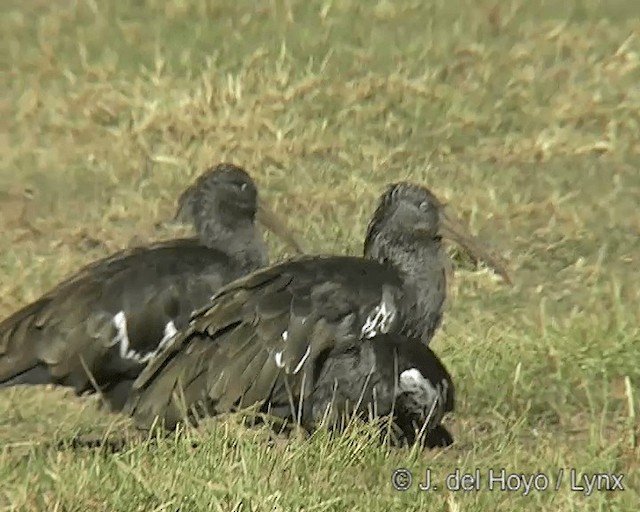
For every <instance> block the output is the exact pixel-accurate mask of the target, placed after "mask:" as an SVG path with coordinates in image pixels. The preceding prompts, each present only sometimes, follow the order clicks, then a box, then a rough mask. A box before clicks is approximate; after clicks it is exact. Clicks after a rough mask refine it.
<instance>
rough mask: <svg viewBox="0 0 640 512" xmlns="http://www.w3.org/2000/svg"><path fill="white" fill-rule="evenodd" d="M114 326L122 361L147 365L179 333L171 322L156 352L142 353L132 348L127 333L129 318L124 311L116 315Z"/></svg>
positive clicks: (115, 340) (165, 329) (166, 327)
mask: <svg viewBox="0 0 640 512" xmlns="http://www.w3.org/2000/svg"><path fill="white" fill-rule="evenodd" d="M113 325H114V327H115V328H116V335H115V339H114V342H115V343H117V344H118V349H119V354H120V357H121V358H122V359H128V360H131V361H135V362H137V363H141V364H144V363H147V362H148V361H149V360H150V359H151V358H153V357H154V356H155V355H156V354H157V353H158V352H160V350H162V349H163V348H164V347H165V346H166V345H167V343H169V341H170V340H171V339H172V338H173V336H175V335H176V333H177V332H178V330H177V329H176V326H175V324H174V323H173V321H169V322H168V323H167V325H166V326H165V328H164V336H163V337H162V339H161V340H160V342H159V343H158V347H157V348H156V350H151V351H149V352H144V353H141V352H137V351H135V350H133V349H132V348H131V347H130V343H131V342H130V341H129V333H128V332H127V316H126V315H125V313H124V311H119V312H118V313H117V314H116V315H114V317H113Z"/></svg>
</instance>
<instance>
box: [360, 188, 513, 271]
mask: <svg viewBox="0 0 640 512" xmlns="http://www.w3.org/2000/svg"><path fill="white" fill-rule="evenodd" d="M381 235H382V236H381ZM442 238H446V239H448V240H451V241H453V242H455V243H457V244H459V245H460V246H462V247H463V248H464V249H465V250H467V251H469V252H470V253H471V254H472V255H474V257H475V258H476V259H478V260H483V261H485V262H486V263H487V264H488V265H489V266H491V267H492V268H493V269H494V270H495V271H496V272H497V273H498V274H499V275H501V276H502V278H503V279H505V281H506V282H507V283H509V284H510V283H511V279H510V277H509V274H508V272H507V269H506V265H505V264H504V263H503V262H502V261H501V260H500V259H499V258H498V257H496V256H495V255H493V254H491V253H490V252H489V250H488V249H486V248H485V247H484V246H483V244H482V243H481V242H480V241H479V240H478V239H477V238H476V237H474V236H473V235H471V234H470V233H469V232H468V231H467V229H466V228H465V227H464V226H463V224H462V223H461V222H460V221H459V220H458V219H456V218H455V217H454V216H452V215H450V214H448V213H447V212H446V211H445V205H444V203H442V202H441V201H440V200H439V199H438V198H437V197H436V196H435V195H434V194H433V193H432V192H431V191H430V190H429V189H427V188H426V187H423V186H421V185H417V184H415V183H409V182H400V183H394V184H391V185H389V186H388V187H387V189H386V190H385V192H384V193H383V194H382V195H381V196H380V199H379V200H378V205H377V208H376V210H375V212H374V214H373V217H372V219H371V221H370V222H369V226H368V228H367V236H366V239H365V244H364V253H365V256H366V257H375V255H376V252H377V251H378V250H379V245H380V242H379V240H380V239H385V240H390V239H392V240H409V241H411V243H412V244H416V243H418V244H420V245H422V244H425V245H426V244H433V245H436V246H438V247H439V246H440V243H441V240H442Z"/></svg>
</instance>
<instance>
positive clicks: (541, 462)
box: [0, 0, 640, 512]
mask: <svg viewBox="0 0 640 512" xmlns="http://www.w3.org/2000/svg"><path fill="white" fill-rule="evenodd" d="M0 12H1V14H0V23H1V25H2V33H3V38H2V39H3V42H2V46H3V51H2V57H1V58H2V65H3V66H2V67H3V69H4V72H3V74H2V78H1V79H0V80H2V85H3V90H4V94H3V99H2V100H0V106H1V109H2V110H1V112H0V113H1V114H2V120H1V121H0V123H2V126H3V130H2V131H1V132H0V147H1V148H2V155H3V158H2V161H1V163H0V226H1V227H2V229H0V272H1V274H2V279H0V315H2V316H4V315H8V314H9V313H10V312H12V311H13V310H15V309H17V308H18V307H20V306H22V305H23V304H26V303H27V302H29V301H31V300H33V299H35V298H37V297H38V296H39V295H40V294H41V293H42V292H44V291H45V290H46V289H48V288H49V287H51V286H52V285H54V284H55V283H56V282H57V281H58V280H60V279H62V278H63V277H64V276H65V275H68V274H69V273H71V272H72V271H74V269H76V268H77V267H78V266H79V265H81V264H84V263H86V262H89V261H91V260H93V259H96V258H98V257H101V256H104V255H106V254H108V253H110V252H112V251H114V250H117V249H119V248H123V247H125V246H127V245H128V244H130V243H142V242H145V241H149V240H155V239H161V238H167V237H170V236H174V235H175V232H174V231H170V230H169V227H168V226H166V225H164V224H163V222H164V221H165V220H167V219H169V218H170V216H171V214H172V213H173V208H174V202H175V199H176V198H177V196H178V194H179V192H180V191H181V190H182V188H184V187H185V186H186V185H187V184H188V183H189V181H190V180H191V179H192V178H193V177H194V176H195V175H196V174H198V173H199V172H201V171H202V170H203V169H204V168H205V167H207V166H208V165H211V164H213V163H216V162H219V161H222V160H232V161H234V162H236V163H238V164H240V165H243V166H245V167H246V168H247V169H248V170H249V171H250V172H251V173H252V175H253V176H254V177H255V179H256V181H257V182H258V184H259V186H260V187H261V191H262V194H263V195H264V197H265V198H266V199H267V200H268V201H269V202H270V203H271V204H272V205H273V207H274V208H275V209H276V210H277V211H279V212H280V213H282V214H284V215H287V216H289V219H290V222H291V224H292V226H293V227H294V228H295V229H296V230H297V232H298V233H300V234H301V235H303V236H304V237H305V239H306V242H307V245H308V248H309V250H310V251H312V252H325V253H331V252H337V253H351V254H357V253H359V252H360V251H361V244H362V239H363V234H364V227H365V224H366V222H367V219H368V217H369V215H370V214H371V213H372V209H373V202H374V200H375V198H376V197H377V196H378V194H379V193H380V192H381V191H382V189H383V187H384V185H385V184H386V183H388V182H390V181H396V180H400V179H411V180H415V181H417V182H421V183H425V184H427V185H428V186H429V187H431V188H432V189H433V190H434V191H435V192H436V193H437V194H438V195H440V196H441V197H442V198H444V199H445V200H447V201H449V203H450V205H451V207H452V209H453V210H454V211H455V212H457V213H458V214H459V215H460V216H461V217H463V218H464V219H465V220H466V221H467V222H468V224H469V225H470V227H471V230H472V231H473V232H475V233H477V234H479V235H480V236H481V237H483V238H484V239H486V240H487V241H488V242H489V243H491V245H492V246H494V247H495V248H496V249H497V250H498V251H499V252H500V253H501V254H502V255H503V256H505V257H506V258H508V259H509V260H510V262H511V267H512V269H513V273H514V277H515V280H516V284H515V286H514V287H513V288H508V287H506V286H504V285H502V284H501V283H500V282H498V281H496V280H494V279H492V278H491V276H490V275H489V274H488V273H487V272H486V271H483V270H479V269H476V268H474V267H473V266H472V265H471V264H470V263H469V262H467V261H466V260H465V259H463V258H457V262H458V264H457V272H456V278H455V281H454V283H453V287H452V292H453V293H452V296H451V298H450V302H449V308H448V313H447V316H446V319H445V324H444V326H443V329H442V330H441V331H440V332H439V333H438V334H437V337H436V339H435V340H434V342H433V347H434V348H435V350H436V351H437V352H438V353H439V354H440V355H441V356H442V358H443V360H444V361H445V363H446V364H447V365H448V367H449V368H450V370H451V372H452V374H453V375H454V378H455V379H456V382H457V387H458V403H457V410H456V412H455V414H454V415H453V416H451V417H450V418H449V419H448V420H447V421H448V425H450V426H451V429H452V431H453V432H454V435H455V437H456V440H457V443H456V445H454V446H453V447H452V448H451V449H449V450H444V451H433V452H425V453H420V452H417V451H415V450H393V449H389V448H388V447H384V446H379V445H377V444H376V443H375V441H374V439H373V437H372V435H371V432H370V431H368V430H366V429H364V430H357V431H356V430H354V432H350V433H349V434H348V435H345V436H343V437H342V438H340V439H339V440H334V441H332V442H330V441H329V440H328V439H327V438H326V436H325V435H324V433H322V432H320V433H319V434H318V435H316V436H314V437H313V438H311V439H310V440H302V439H297V438H296V439H292V440H291V441H290V442H288V443H280V442H277V443H275V444H274V443H273V442H271V441H270V440H269V438H268V435H267V434H266V432H264V431H262V430H247V429H244V428H242V427H241V426H239V425H238V424H237V421H235V420H234V419H233V418H232V419H230V420H213V421H210V422H209V423H208V424H207V425H206V427H205V428H203V429H202V430H200V431H191V432H188V433H187V436H186V437H183V438H179V439H178V440H173V441H162V442H160V443H159V444H158V445H147V444H146V443H138V444H133V445H132V446H131V447H129V448H127V449H126V450H125V451H124V452H122V453H119V454H107V453H104V452H103V451H99V450H96V451H91V450H82V451H75V452H74V451H58V450H54V449H52V448H47V446H46V443H47V442H49V441H57V440H65V439H70V438H71V437H73V435H74V434H75V433H77V432H91V433H93V434H96V435H105V436H107V435H109V432H113V431H114V430H116V431H118V432H119V431H121V430H122V429H125V428H126V427H127V425H128V423H127V420H126V418H121V417H117V416H109V415H107V414H105V413H103V412H101V411H99V410H98V409H97V408H96V404H95V401H94V400H92V399H89V400H87V399H79V398H75V397H73V396H71V395H70V394H69V393H66V392H64V391H62V390H50V389H28V390H27V389H15V390H9V391H6V390H5V391H2V392H1V393H0V482H2V484H1V485H0V508H2V510H25V511H31V510H43V511H53V510H59V511H76V510H77V511H85V510H93V511H102V510H104V511H110V512H111V511H123V512H130V511H134V510H140V511H145V512H146V511H151V510H157V511H159V510H178V509H180V510H181V511H192V510H193V511H195V510H222V511H227V510H243V511H248V510H282V511H285V510H291V511H297V510H305V511H312V510H313V511H325V510H357V511H365V510H380V511H389V510H430V511H432V510H444V511H451V512H457V511H460V512H467V511H486V510H498V511H512V510H545V511H547V510H549V511H553V510H558V511H565V510H566V511H569V510H576V511H578V510H579V511H582V510H614V511H615V510H619V511H630V510H634V509H635V508H636V506H637V504H638V502H640V453H639V452H640V450H639V449H638V448H637V447H635V448H634V447H633V445H632V438H633V435H634V434H635V435H636V436H637V435H638V430H639V427H638V419H637V416H636V417H635V418H633V417H631V414H630V407H629V404H630V403H631V404H634V405H635V411H636V414H638V411H640V367H639V365H638V363H639V362H640V328H639V327H638V326H639V325H640V308H639V307H638V304H639V303H640V216H639V215H638V201H639V199H638V198H639V197H640V139H639V135H640V88H639V87H638V84H639V83H640V23H639V22H638V17H637V13H638V10H637V2H636V0H582V1H578V0H574V1H567V2H555V1H554V2H551V1H549V0H545V1H538V2H524V1H511V0H508V1H504V2H493V3H492V2H477V1H470V0H447V1H445V0H433V1H430V2H420V1H417V0H416V1H397V2H392V1H385V0H382V1H380V2H377V3H376V2H365V1H361V0H359V1H355V0H340V1H334V2H331V1H330V0H328V1H324V2H318V1H315V0H308V1H301V0H271V1H259V2H254V1H248V0H240V1H238V2H235V3H234V2H223V1H221V0H218V1H215V2H214V1H201V2H195V1H194V2H189V1H187V0H168V1H164V0H163V1H160V0H147V1H145V0H138V1H127V2H125V1H118V2H115V1H114V2H96V1H93V0H84V1H82V0H78V1H67V2H41V1H36V0H30V1H29V0H27V1H21V2H18V1H16V0H6V1H4V2H2V6H1V7H0ZM269 242H270V245H271V247H272V248H273V254H274V258H275V257H279V256H281V255H282V254H284V250H283V247H282V245H280V244H279V242H277V241H276V240H275V239H274V238H272V237H270V238H269ZM189 437H197V438H198V439H199V440H200V444H199V445H198V447H197V448H193V447H192V443H191V442H190V441H189ZM397 467H405V468H409V469H411V470H412V471H414V472H415V473H416V479H418V478H419V477H418V474H419V473H424V471H425V470H426V469H427V468H431V469H432V475H433V479H434V481H437V482H439V483H440V489H439V490H438V491H436V492H428V493H421V492H419V491H418V490H417V489H416V487H415V486H414V487H413V488H412V489H410V490H409V491H407V492H398V491H396V490H394V489H393V487H392V485H391V472H392V470H393V468H397ZM456 468H460V469H461V470H464V471H472V470H474V469H475V468H478V469H479V470H480V471H481V473H482V475H483V476H486V475H487V472H488V470H489V469H490V468H495V469H499V468H505V469H506V470H507V472H514V473H515V472H519V473H525V474H535V473H538V472H545V473H546V474H548V475H551V476H552V478H551V480H550V481H551V488H552V489H550V490H548V491H545V492H532V493H531V494H530V495H529V496H522V491H520V492H501V491H499V490H493V491H491V490H489V489H488V486H487V482H486V480H485V481H482V482H481V486H482V489H481V490H480V491H477V492H462V491H460V492H448V491H446V490H445V489H444V482H445V477H446V475H447V474H449V473H451V472H453V471H454V470H455V469H456ZM559 468H564V469H565V476H564V480H563V481H562V482H561V485H560V488H559V490H558V491H555V490H553V488H554V486H555V480H554V478H555V475H556V474H557V472H558V470H559ZM571 468H575V469H576V470H577V471H578V472H585V473H594V472H616V473H620V472H621V473H624V474H625V475H626V476H625V479H624V484H625V487H626V490H625V491H624V492H594V493H593V494H592V495H590V496H585V495H584V493H580V492H577V491H572V490H571V487H570V482H569V470H570V469H571ZM634 503H635V504H636V506H634V505H633V504H634Z"/></svg>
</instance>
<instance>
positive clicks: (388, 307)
mask: <svg viewBox="0 0 640 512" xmlns="http://www.w3.org/2000/svg"><path fill="white" fill-rule="evenodd" d="M397 313H398V310H397V308H396V305H395V303H394V301H393V297H392V296H391V294H390V293H389V292H387V290H384V291H383V292H382V299H381V300H380V303H379V304H378V305H377V306H376V307H375V308H373V310H372V311H371V312H370V313H369V315H368V316H367V319H366V321H365V322H364V325H363V326H362V329H361V331H360V337H361V338H364V339H370V338H373V337H375V336H377V335H378V334H386V333H388V332H389V331H390V330H391V327H392V326H393V322H394V320H395V319H396V316H397Z"/></svg>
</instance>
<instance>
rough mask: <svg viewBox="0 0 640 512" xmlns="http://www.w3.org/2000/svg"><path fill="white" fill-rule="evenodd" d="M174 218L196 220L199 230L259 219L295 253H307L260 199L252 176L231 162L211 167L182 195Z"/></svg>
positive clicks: (186, 220) (220, 228) (232, 225)
mask: <svg viewBox="0 0 640 512" xmlns="http://www.w3.org/2000/svg"><path fill="white" fill-rule="evenodd" d="M174 220H175V221H178V222H189V221H191V222H193V224H194V226H195V228H196V230H197V231H198V232H199V233H201V232H202V231H203V230H204V229H205V226H209V227H211V226H214V227H216V228H217V229H218V230H224V229H226V230H230V231H233V230H235V229H237V228H238V226H241V225H242V224H247V223H248V224H254V222H255V221H256V220H257V221H258V222H260V223H261V224H262V225H263V226H265V227H266V228H268V229H269V230H271V231H272V232H273V233H274V234H276V235H277V236H278V237H280V238H281V239H282V240H283V241H284V242H285V243H287V244H288V245H289V246H290V247H292V248H293V249H295V251H296V252H298V253H303V252H304V249H303V247H302V244H301V243H300V241H299V240H298V239H297V238H296V237H295V236H294V235H293V234H292V233H291V232H290V230H289V229H288V228H287V226H286V223H285V222H284V221H282V220H281V219H280V218H279V216H278V215H276V214H275V213H274V212H273V211H272V210H271V209H270V208H269V207H268V206H267V205H266V204H265V203H264V201H262V200H261V199H260V198H259V196H258V189H257V187H256V184H255V182H254V181H253V179H252V178H251V176H249V174H247V172H246V171H245V170H244V169H242V168H240V167H238V166H236V165H234V164H230V163H221V164H218V165H216V166H214V167H212V168H210V169H208V170H207V171H206V172H204V173H203V174H202V175H201V176H199V177H198V178H197V179H196V181H195V182H194V183H193V184H192V185H191V186H190V187H189V188H187V189H186V190H185V191H184V192H183V193H182V194H181V195H180V198H179V199H178V208H177V212H176V215H175V217H174Z"/></svg>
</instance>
